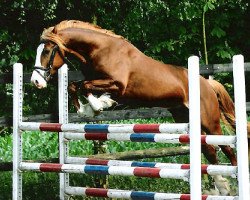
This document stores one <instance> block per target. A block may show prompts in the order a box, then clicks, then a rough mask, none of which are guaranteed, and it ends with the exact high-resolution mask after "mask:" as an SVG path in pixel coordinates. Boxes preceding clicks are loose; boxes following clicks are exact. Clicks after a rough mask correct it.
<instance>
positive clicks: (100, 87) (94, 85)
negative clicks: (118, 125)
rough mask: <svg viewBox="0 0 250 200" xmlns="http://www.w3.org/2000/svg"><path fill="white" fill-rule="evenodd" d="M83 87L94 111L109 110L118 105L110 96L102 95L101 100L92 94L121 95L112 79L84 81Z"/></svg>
mask: <svg viewBox="0 0 250 200" xmlns="http://www.w3.org/2000/svg"><path fill="white" fill-rule="evenodd" d="M83 87H84V89H85V92H86V93H87V96H88V97H87V99H88V101H89V103H90V105H91V107H92V108H93V110H95V111H97V112H100V111H102V110H103V109H104V108H109V107H111V106H112V105H113V104H116V102H115V101H114V100H112V99H111V98H110V96H109V95H108V94H102V95H101V96H100V97H99V98H97V97H95V96H94V95H93V94H92V93H112V94H114V93H116V94H117V93H119V87H118V86H117V84H116V82H115V81H113V80H112V79H100V80H92V81H84V83H83Z"/></svg>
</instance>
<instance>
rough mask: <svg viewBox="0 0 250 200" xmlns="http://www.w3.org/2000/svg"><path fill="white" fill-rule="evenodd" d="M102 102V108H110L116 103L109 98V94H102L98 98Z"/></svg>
mask: <svg viewBox="0 0 250 200" xmlns="http://www.w3.org/2000/svg"><path fill="white" fill-rule="evenodd" d="M98 99H99V100H100V101H101V102H102V107H103V108H110V107H112V106H113V105H117V104H118V103H117V102H116V101H114V100H113V99H111V98H110V95H108V94H103V95H101V96H100V97H99V98H98Z"/></svg>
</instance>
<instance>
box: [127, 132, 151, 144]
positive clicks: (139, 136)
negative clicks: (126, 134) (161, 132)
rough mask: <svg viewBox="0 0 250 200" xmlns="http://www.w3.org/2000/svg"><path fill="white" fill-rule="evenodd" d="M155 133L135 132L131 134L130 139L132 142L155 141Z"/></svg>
mask: <svg viewBox="0 0 250 200" xmlns="http://www.w3.org/2000/svg"><path fill="white" fill-rule="evenodd" d="M154 136H155V134H151V133H150V134H148V133H147V134H143V133H133V134H131V135H130V140H131V141H132V142H155V140H154Z"/></svg>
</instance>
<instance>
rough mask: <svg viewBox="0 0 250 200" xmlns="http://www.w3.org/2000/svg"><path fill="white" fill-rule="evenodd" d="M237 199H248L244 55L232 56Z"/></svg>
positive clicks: (249, 197)
mask: <svg viewBox="0 0 250 200" xmlns="http://www.w3.org/2000/svg"><path fill="white" fill-rule="evenodd" d="M233 76H234V101H235V115H236V135H237V136H236V137H237V160H238V188H239V199H240V200H249V199H250V196H249V167H248V166H249V165H248V139H247V118H246V93H245V91H246V89H245V73H244V57H243V56H242V55H236V56H234V57H233Z"/></svg>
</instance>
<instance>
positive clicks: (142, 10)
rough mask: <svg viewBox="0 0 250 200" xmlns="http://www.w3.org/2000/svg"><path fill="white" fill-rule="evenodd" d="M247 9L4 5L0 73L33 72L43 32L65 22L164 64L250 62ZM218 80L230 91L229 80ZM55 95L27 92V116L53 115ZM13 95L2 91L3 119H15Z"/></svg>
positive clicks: (158, 3)
mask: <svg viewBox="0 0 250 200" xmlns="http://www.w3.org/2000/svg"><path fill="white" fill-rule="evenodd" d="M248 4H249V3H248V1H247V0H240V1H234V0H227V1H225V0H202V1H197V0H195V1H190V0H183V1H163V0H144V1H139V0H127V1H123V0H111V1H105V0H78V1H73V0H67V1H66V0H56V1H45V0H36V1H34V0H29V1H28V0H19V1H17V0H8V1H7V0H2V1H1V3H0V19H1V20H0V49H1V51H0V73H5V72H11V71H12V65H13V64H14V63H15V62H21V63H23V64H24V70H25V71H31V70H32V66H33V64H34V59H35V53H36V47H37V45H38V44H39V38H40V34H41V32H42V31H43V29H44V28H47V27H49V26H53V25H55V24H57V23H59V22H60V21H62V20H65V19H78V20H83V21H88V22H93V23H96V24H98V25H99V26H101V27H103V28H105V29H110V30H113V31H114V32H115V33H117V34H120V35H122V36H124V37H125V38H127V39H128V40H129V41H131V43H133V44H134V45H135V46H136V47H138V48H139V49H140V50H141V51H143V52H144V53H145V54H147V55H149V56H151V57H153V58H155V59H158V60H161V61H163V62H165V63H172V64H177V65H186V63H187V58H188V57H189V56H190V55H193V54H195V55H199V56H200V57H201V62H202V63H228V62H231V58H232V56H233V55H234V54H243V55H244V56H245V61H249V60H250V58H249V57H250V54H249V52H250V38H249V35H250V20H249V19H250V16H249V15H250V12H249V5H248ZM204 28H205V36H206V40H204ZM204 41H205V44H206V48H207V57H206V53H205V48H204ZM206 58H207V61H206ZM152 70H153V69H152ZM248 77H249V75H247V81H248V82H249V78H248ZM218 78H219V79H220V80H221V81H222V82H223V83H224V84H226V86H227V85H229V86H230V84H231V81H232V80H231V79H232V78H231V75H223V76H219V77H218ZM248 82H247V85H249V83H248ZM227 89H230V88H229V87H228V88H227ZM51 90H52V92H51ZM51 90H48V91H42V92H41V91H37V90H35V89H34V88H32V87H28V89H27V92H26V93H25V94H26V95H27V97H26V99H27V104H28V105H27V106H26V109H25V112H26V111H27V113H30V112H34V113H36V114H38V113H44V112H46V111H47V112H48V110H50V111H51V110H52V111H53V110H54V108H52V107H51V104H52V103H50V101H53V99H55V98H54V97H55V96H53V95H52V96H51V95H50V94H52V93H53V94H56V91H55V89H53V88H52V89H51ZM45 93H46V96H47V97H48V98H47V100H45V102H46V103H45V106H44V107H43V108H41V107H39V104H37V102H38V101H39V99H40V97H42V96H44V94H45ZM11 95H12V94H11V86H10V85H8V84H2V85H0V100H1V103H2V102H5V106H4V107H2V106H1V108H0V113H1V115H2V114H3V113H4V114H6V113H10V114H11V109H12V108H11V98H12V97H11ZM9 102H10V103H9ZM32 106H33V107H34V108H33V109H30V107H32ZM6 111H7V112H6Z"/></svg>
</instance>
